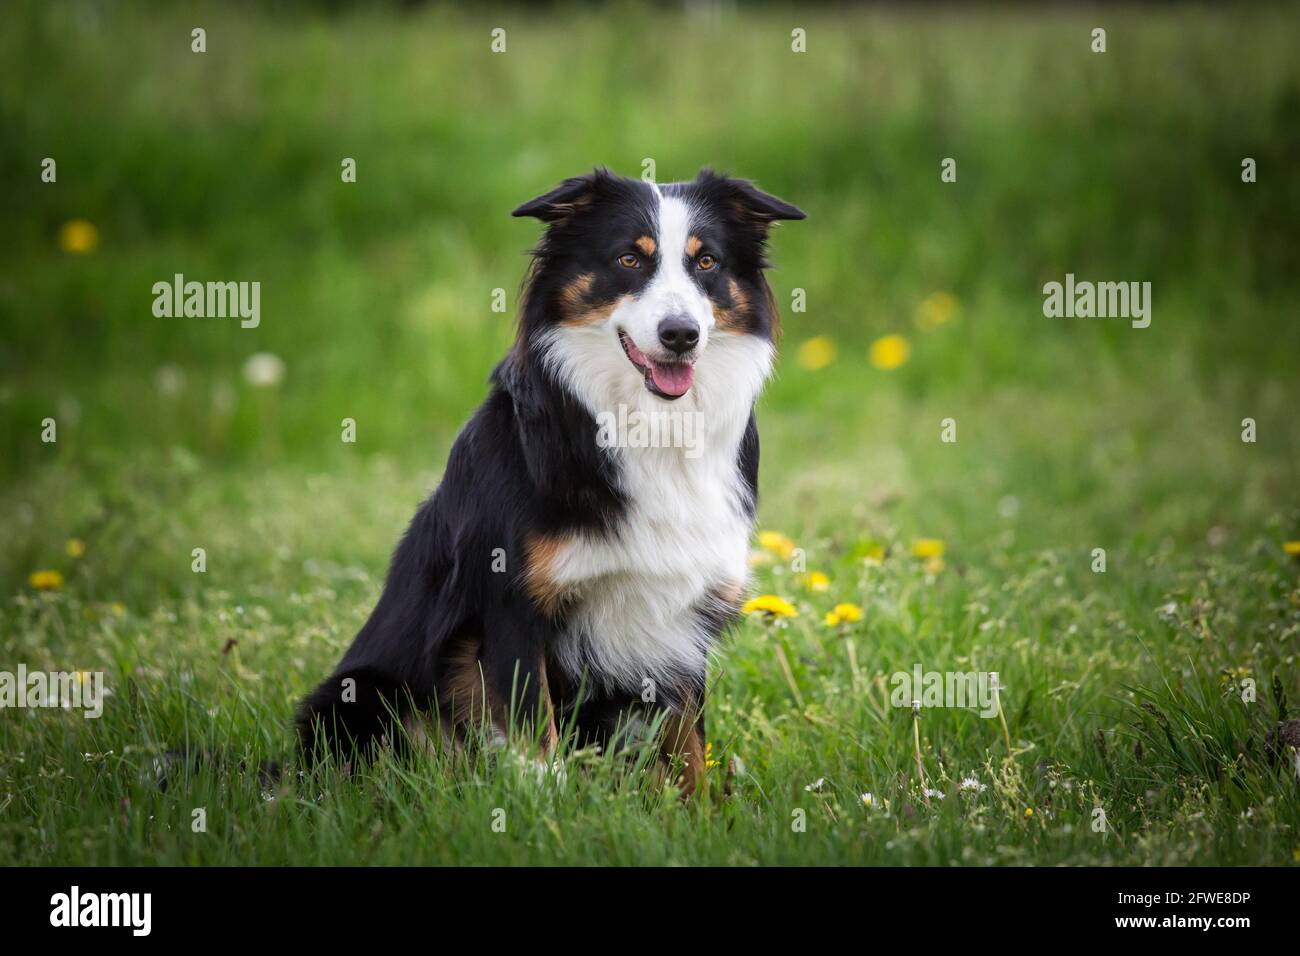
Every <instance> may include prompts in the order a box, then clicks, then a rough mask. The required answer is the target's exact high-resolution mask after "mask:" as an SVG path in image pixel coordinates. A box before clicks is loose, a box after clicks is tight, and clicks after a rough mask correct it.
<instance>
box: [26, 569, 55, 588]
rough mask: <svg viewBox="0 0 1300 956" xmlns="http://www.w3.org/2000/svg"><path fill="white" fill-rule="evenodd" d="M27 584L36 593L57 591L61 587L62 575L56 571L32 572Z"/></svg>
mask: <svg viewBox="0 0 1300 956" xmlns="http://www.w3.org/2000/svg"><path fill="white" fill-rule="evenodd" d="M27 583H28V584H30V585H31V586H32V587H34V588H36V590H38V591H57V590H58V589H59V588H61V587H63V575H62V574H60V573H59V572H58V571H33V572H32V573H31V575H30V576H29V577H28V578H27Z"/></svg>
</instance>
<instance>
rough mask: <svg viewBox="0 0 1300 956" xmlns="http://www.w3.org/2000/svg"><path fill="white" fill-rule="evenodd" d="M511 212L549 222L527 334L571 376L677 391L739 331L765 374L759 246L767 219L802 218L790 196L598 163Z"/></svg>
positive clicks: (707, 174)
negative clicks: (666, 180) (652, 178)
mask: <svg viewBox="0 0 1300 956" xmlns="http://www.w3.org/2000/svg"><path fill="white" fill-rule="evenodd" d="M513 214H514V215H515V216H533V217H536V218H537V219H540V220H542V221H543V222H545V223H546V224H547V227H548V228H547V231H546V235H545V236H544V237H543V239H542V241H541V242H540V243H539V244H538V246H537V248H536V249H535V250H534V253H533V255H534V264H533V269H532V272H531V274H530V277H529V280H528V289H527V293H526V294H527V302H526V306H525V309H524V312H523V317H522V322H523V326H522V328H521V333H522V336H523V337H524V339H525V340H527V341H530V342H534V343H538V344H539V347H542V348H544V349H546V350H547V351H548V353H549V354H550V355H551V356H552V358H554V356H555V355H556V354H560V355H561V358H560V359H558V360H557V361H558V363H559V364H561V365H563V366H564V371H565V373H566V374H567V375H568V376H569V377H570V378H579V379H582V380H583V381H585V382H589V381H591V380H592V379H593V378H600V379H602V380H604V379H608V380H610V381H608V382H605V383H604V384H605V385H608V386H610V387H609V388H604V389H602V392H603V393H604V392H609V391H611V390H613V391H616V392H618V393H622V392H623V391H624V389H623V388H622V387H619V386H626V385H627V383H628V382H629V381H630V382H632V383H633V384H636V382H637V380H639V381H640V382H641V383H643V384H644V388H645V390H646V391H647V392H648V393H649V394H650V395H651V396H654V397H656V398H657V399H660V400H668V401H672V400H675V399H678V398H681V397H682V396H684V395H686V394H687V393H689V392H690V391H691V389H692V388H693V387H694V386H695V385H696V372H697V366H698V367H699V368H700V369H701V370H704V369H706V368H708V367H709V365H710V363H711V362H714V363H716V362H718V361H721V360H720V359H718V358H717V357H716V353H717V352H718V351H719V346H720V345H721V344H722V343H724V342H727V341H728V340H730V341H733V342H735V341H739V340H741V337H745V338H746V339H747V341H748V342H749V343H750V344H753V343H754V342H761V343H762V346H763V347H762V348H761V349H749V350H748V351H749V354H751V355H759V354H761V355H762V356H763V362H764V368H763V370H762V373H763V374H764V375H765V374H766V367H767V364H768V363H770V354H771V343H772V342H773V339H774V336H775V333H776V327H777V313H776V308H775V305H774V303H773V302H772V295H771V292H770V290H769V288H768V285H767V282H766V280H765V279H764V278H763V269H764V268H765V267H766V266H767V262H766V260H765V258H764V248H765V246H766V242H767V236H768V230H769V228H770V227H771V225H772V223H774V222H776V221H777V220H780V219H803V218H804V214H803V212H802V211H801V210H799V209H798V208H796V207H795V206H792V205H790V204H789V203H787V202H783V201H782V200H780V199H777V198H776V197H774V196H770V195H768V194H767V193H764V192H761V191H760V190H759V189H758V188H756V187H755V186H754V185H753V184H752V183H750V182H747V181H745V180H741V179H732V178H730V177H728V176H721V175H717V174H715V173H713V172H711V171H709V170H704V171H702V172H701V173H700V174H699V175H698V176H697V177H696V178H695V179H694V180H692V181H690V182H684V183H671V184H668V185H655V184H652V183H645V182H642V181H640V180H635V179H627V178H624V177H621V176H615V175H613V174H611V173H609V172H607V171H606V170H603V169H598V170H596V171H595V172H593V173H591V174H590V175H587V176H580V177H577V178H575V179H569V180H566V181H565V182H563V183H561V184H560V185H559V186H558V187H556V188H555V189H553V190H551V191H550V192H548V193H546V194H545V195H542V196H539V197H537V198H536V199H533V200H531V201H530V202H526V203H524V204H523V205H522V206H520V207H519V208H518V209H516V210H515V211H514V213H513ZM710 349H714V351H715V357H714V358H713V359H711V360H709V361H706V356H708V355H709V354H710ZM701 374H703V371H702V373H701ZM760 381H761V376H760ZM751 399H752V396H751Z"/></svg>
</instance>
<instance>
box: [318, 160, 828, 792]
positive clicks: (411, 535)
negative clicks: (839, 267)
mask: <svg viewBox="0 0 1300 956" xmlns="http://www.w3.org/2000/svg"><path fill="white" fill-rule="evenodd" d="M513 214H514V215H515V216H532V217H535V218H537V219H539V220H541V221H542V222H543V223H545V224H546V234H545V235H544V236H543V237H542V239H541V241H540V242H539V243H538V245H537V247H536V249H534V251H533V254H532V265H531V268H530V269H529V271H528V275H527V277H526V278H525V281H524V295H523V299H522V306H521V310H520V319H519V331H518V337H517V339H516V341H515V343H514V346H513V347H512V348H511V350H510V352H509V353H508V354H507V355H506V357H505V359H504V360H503V361H502V362H501V363H500V364H499V365H498V366H497V367H496V370H495V371H494V372H493V373H492V379H491V392H490V394H489V395H488V397H487V400H486V401H485V402H484V403H483V405H482V406H481V407H480V408H479V409H478V411H477V412H476V413H475V414H474V416H473V417H472V418H471V419H470V421H469V423H468V424H467V425H466V426H465V427H464V429H463V430H462V431H461V433H460V435H459V436H458V437H457V438H456V440H455V442H454V443H453V445H452V447H451V453H450V456H449V457H448V460H447V467H446V471H445V473H444V475H443V478H442V482H441V484H440V485H439V487H438V488H437V490H436V491H434V493H433V494H432V495H431V496H430V497H429V499H428V500H427V501H425V502H424V504H423V505H421V506H420V509H419V510H418V511H417V512H416V515H415V518H414V520H412V522H411V524H410V527H409V528H408V529H407V531H406V534H405V536H404V537H403V538H402V540H401V542H400V544H398V546H397V550H396V552H395V553H394V555H393V558H392V563H391V566H390V567H389V571H388V578H387V581H386V583H385V585H384V591H383V594H382V595H381V596H380V598H379V603H378V605H377V606H376V607H375V609H374V611H373V613H372V614H371V615H370V618H369V620H368V621H367V622H366V624H365V626H364V627H363V628H362V629H361V632H360V633H359V634H358V635H357V637H356V639H355V640H354V641H353V642H352V646H351V647H350V648H349V649H348V651H347V653H345V654H344V655H343V659H342V660H341V661H340V662H339V665H338V667H337V668H336V669H335V670H334V673H333V674H332V675H331V676H330V677H329V678H328V679H327V680H326V681H325V682H324V683H323V684H321V685H320V687H318V688H317V689H316V690H315V692H313V693H312V694H311V695H310V696H309V697H308V698H307V699H306V700H305V701H304V702H303V704H302V707H301V709H300V711H299V715H298V732H299V739H300V741H301V743H302V746H303V748H304V750H305V752H306V754H307V756H308V757H309V758H311V757H314V756H318V755H319V754H320V753H321V752H322V751H324V750H327V749H328V750H332V751H334V752H335V753H339V752H342V751H345V750H346V751H347V752H348V754H349V755H351V754H353V753H358V752H366V751H371V750H372V749H373V748H374V747H376V746H380V745H383V744H384V743H388V744H395V743H396V741H398V740H399V738H400V739H402V740H406V741H410V740H411V739H412V736H413V735H415V734H416V733H417V732H421V733H422V732H423V731H426V730H427V729H428V728H430V727H435V726H436V727H437V728H439V732H440V733H441V734H442V735H443V737H444V739H446V740H448V741H452V742H455V743H467V742H469V741H470V740H479V741H483V740H484V739H486V740H487V741H488V742H493V741H495V742H496V743H502V742H504V741H506V740H507V739H523V740H529V741H534V742H536V743H538V744H540V747H541V748H542V750H543V751H544V752H545V753H547V754H549V753H550V751H551V750H552V749H553V748H554V747H555V746H556V743H557V741H558V736H559V733H558V732H557V727H559V728H564V729H565V731H566V732H572V733H573V734H574V735H575V738H576V739H577V740H578V741H581V742H584V743H585V742H594V743H596V744H598V745H601V746H605V747H611V746H617V744H618V741H619V740H622V739H623V736H622V735H624V734H628V735H636V734H640V735H645V734H647V733H652V734H654V735H655V736H654V738H653V739H652V744H653V746H655V747H657V748H658V753H659V755H660V758H659V766H660V767H661V768H662V769H663V770H664V771H665V772H670V773H671V775H672V777H671V779H673V780H674V781H675V782H676V783H677V784H678V786H679V787H680V788H681V790H682V791H683V792H684V793H689V792H691V791H692V790H694V789H695V787H696V785H697V783H698V782H699V781H700V779H701V775H702V774H703V770H704V718H703V704H704V691H705V677H706V670H707V663H708V658H709V654H710V651H711V649H712V648H713V647H714V646H715V644H716V643H717V641H718V639H719V636H720V635H721V633H722V630H723V628H724V627H725V626H726V625H727V624H728V622H729V621H730V620H731V619H732V618H733V617H734V616H735V615H736V613H737V612H738V610H739V604H740V601H741V597H742V595H743V593H744V591H745V587H746V581H747V576H748V553H749V541H750V537H751V535H752V533H753V528H754V514H755V507H756V504H757V489H758V429H757V427H756V425H755V422H754V402H755V400H756V399H757V397H758V394H759V391H760V390H761V388H762V387H763V383H764V381H765V380H766V378H767V377H768V374H769V372H770V371H771V368H772V363H773V357H774V352H775V341H776V333H777V323H778V320H777V309H776V304H775V301H774V299H773V296H772V292H771V289H770V288H769V287H768V284H767V281H766V279H765V278H764V275H763V270H764V269H765V268H766V267H767V265H768V263H767V260H766V258H765V247H766V244H767V239H768V232H769V230H770V228H771V226H772V224H773V223H774V222H776V221H778V220H782V219H803V218H804V214H803V212H802V211H800V210H799V209H798V208H796V207H795V206H792V205H790V204H789V203H786V202H783V201H782V200H780V199H777V198H775V197H774V196H770V195H768V194H766V193H764V192H761V191H760V190H759V189H757V188H756V187H755V186H754V185H753V184H752V183H750V182H747V181H745V180H740V179H733V178H731V177H728V176H723V175H718V174H715V173H713V172H711V171H708V170H705V171H703V172H701V173H700V174H699V175H698V176H697V177H696V178H695V179H694V180H693V181H691V182H683V183H672V184H670V185H656V184H653V183H646V182H641V181H639V180H635V179H626V178H623V177H620V176H615V175H613V174H611V173H609V172H608V171H606V170H603V169H597V170H596V171H595V172H593V173H591V174H590V175H587V176H580V177H577V178H574V179H569V180H566V181H565V182H563V183H562V184H560V185H559V186H558V187H557V188H555V189H553V190H551V191H550V192H548V193H546V194H545V195H543V196H539V197H538V198H536V199H534V200H532V201H531V202H526V203H524V204H523V205H522V206H520V207H519V208H518V209H516V210H514V213H513ZM399 725H401V727H399ZM512 731H514V732H515V734H516V735H515V736H514V737H511V733H512ZM519 731H524V734H523V735H522V736H521V735H520V734H519ZM529 734H531V736H529ZM425 739H429V738H427V737H426V738H425ZM669 768H671V769H669Z"/></svg>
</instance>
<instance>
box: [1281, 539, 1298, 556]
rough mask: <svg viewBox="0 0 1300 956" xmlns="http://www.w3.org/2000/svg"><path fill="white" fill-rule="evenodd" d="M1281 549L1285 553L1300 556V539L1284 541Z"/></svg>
mask: <svg viewBox="0 0 1300 956" xmlns="http://www.w3.org/2000/svg"><path fill="white" fill-rule="evenodd" d="M1282 550H1283V551H1285V552H1286V553H1287V554H1290V555H1296V556H1300V541H1284V542H1282Z"/></svg>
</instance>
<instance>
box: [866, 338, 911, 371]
mask: <svg viewBox="0 0 1300 956" xmlns="http://www.w3.org/2000/svg"><path fill="white" fill-rule="evenodd" d="M911 354H912V346H911V344H910V343H909V342H908V341H907V339H905V338H903V336H901V335H884V336H881V337H880V338H878V339H876V341H874V342H872V343H871V352H870V353H869V358H870V359H871V364H872V365H874V366H875V367H876V368H878V369H883V370H884V371H886V372H888V371H890V370H891V369H896V368H898V367H899V366H900V365H902V364H903V363H904V362H906V361H907V357H908V356H909V355H911Z"/></svg>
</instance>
